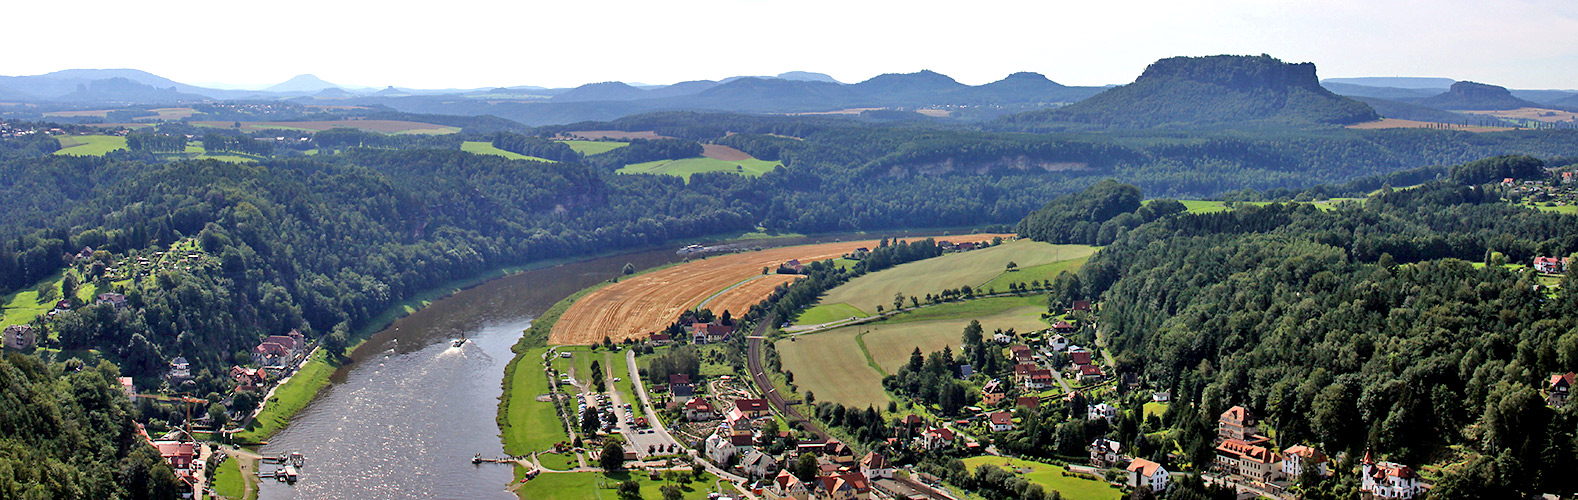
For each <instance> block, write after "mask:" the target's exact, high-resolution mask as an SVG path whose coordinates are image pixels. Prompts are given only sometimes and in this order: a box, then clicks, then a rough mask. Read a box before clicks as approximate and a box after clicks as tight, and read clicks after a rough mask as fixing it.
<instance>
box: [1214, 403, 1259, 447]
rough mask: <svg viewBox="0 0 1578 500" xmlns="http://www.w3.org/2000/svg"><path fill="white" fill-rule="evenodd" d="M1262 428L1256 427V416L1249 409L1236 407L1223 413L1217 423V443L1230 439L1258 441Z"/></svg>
mask: <svg viewBox="0 0 1578 500" xmlns="http://www.w3.org/2000/svg"><path fill="white" fill-rule="evenodd" d="M1259 433H1260V427H1258V426H1256V425H1255V415H1254V414H1253V413H1251V412H1250V411H1249V409H1248V408H1244V407H1242V406H1234V407H1232V408H1228V409H1227V411H1224V412H1222V416H1221V417H1220V418H1218V419H1217V422H1216V441H1217V442H1218V443H1220V442H1222V441H1226V440H1228V439H1237V440H1240V441H1256V437H1257V436H1256V435H1257V434H1259Z"/></svg>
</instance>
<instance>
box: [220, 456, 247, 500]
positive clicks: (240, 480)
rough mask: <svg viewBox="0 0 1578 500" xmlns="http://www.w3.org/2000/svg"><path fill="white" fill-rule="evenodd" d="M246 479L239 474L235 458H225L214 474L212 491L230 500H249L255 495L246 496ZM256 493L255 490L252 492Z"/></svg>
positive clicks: (238, 466)
mask: <svg viewBox="0 0 1578 500" xmlns="http://www.w3.org/2000/svg"><path fill="white" fill-rule="evenodd" d="M246 481H247V479H246V477H244V476H242V474H241V462H239V461H237V460H236V458H235V457H230V458H226V459H225V461H224V463H221V464H219V470H218V471H215V472H214V491H216V492H218V493H219V494H220V495H222V496H224V497H225V498H229V499H231V500H251V499H252V498H257V494H256V493H253V494H251V495H247V494H246V493H247V491H246ZM254 491H256V490H254Z"/></svg>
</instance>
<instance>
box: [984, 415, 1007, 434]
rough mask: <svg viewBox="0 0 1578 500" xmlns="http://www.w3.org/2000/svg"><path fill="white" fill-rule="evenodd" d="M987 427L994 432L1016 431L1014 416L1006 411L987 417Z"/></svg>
mask: <svg viewBox="0 0 1578 500" xmlns="http://www.w3.org/2000/svg"><path fill="white" fill-rule="evenodd" d="M986 419H987V425H989V426H990V427H991V429H992V432H1008V431H1011V430H1014V416H1013V414H1011V413H1008V412H1006V411H999V412H994V413H991V414H989V415H987V416H986Z"/></svg>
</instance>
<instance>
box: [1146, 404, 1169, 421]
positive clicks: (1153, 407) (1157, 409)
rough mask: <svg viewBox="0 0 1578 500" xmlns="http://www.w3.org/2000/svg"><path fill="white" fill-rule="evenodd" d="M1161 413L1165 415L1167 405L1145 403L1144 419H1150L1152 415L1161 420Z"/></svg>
mask: <svg viewBox="0 0 1578 500" xmlns="http://www.w3.org/2000/svg"><path fill="white" fill-rule="evenodd" d="M1163 413H1167V403H1157V402H1155V401H1152V402H1149V403H1145V418H1151V416H1152V415H1155V416H1156V417H1157V418H1161V416H1162V414H1163Z"/></svg>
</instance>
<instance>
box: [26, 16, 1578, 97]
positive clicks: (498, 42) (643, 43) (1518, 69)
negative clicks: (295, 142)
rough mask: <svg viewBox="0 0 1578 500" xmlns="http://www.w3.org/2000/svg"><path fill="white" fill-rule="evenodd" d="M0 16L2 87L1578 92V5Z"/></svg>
mask: <svg viewBox="0 0 1578 500" xmlns="http://www.w3.org/2000/svg"><path fill="white" fill-rule="evenodd" d="M5 10H6V11H7V12H8V16H7V17H8V18H10V19H11V22H7V23H5V24H6V25H7V26H6V35H7V39H9V40H13V41H19V40H20V41H27V42H26V43H24V44H23V45H28V46H34V44H37V45H36V46H34V48H29V49H25V50H19V51H16V50H14V51H11V52H9V53H7V54H6V55H4V56H3V57H0V74H5V75H28V74H39V73H45V72H49V71H54V70H59V69H68V68H136V69H142V70H146V71H150V72H153V73H156V74H159V75H162V76H165V77H168V78H171V79H174V80H177V81H182V82H189V83H204V82H225V83H230V84H240V85H258V84H272V83H277V82H281V81H284V80H286V79H287V78H290V77H291V76H293V75H296V74H301V73H312V74H316V75H318V76H319V77H321V78H323V79H325V80H328V81H331V82H335V83H339V84H342V85H358V86H384V85H399V86H406V87H419V88H443V87H484V86H508V85H542V86H573V85H578V84H581V83H587V82H598V81H609V80H622V81H632V82H645V83H672V82H675V81H681V80H696V79H719V78H724V77H728V76H734V75H763V74H777V73H780V72H784V71H791V70H804V71H816V72H823V73H828V74H831V75H832V76H834V77H835V78H838V79H840V80H843V81H846V82H853V81H860V80H864V79H866V78H870V77H872V76H875V75H877V74H881V73H894V72H913V71H918V70H921V69H931V70H934V71H938V72H941V73H944V74H947V75H950V76H953V77H954V78H955V79H958V80H960V81H962V82H965V83H969V84H981V83H986V82H990V81H993V80H997V79H1000V78H1002V77H1003V76H1006V75H1007V74H1009V73H1012V72H1015V71H1035V72H1038V73H1043V74H1045V75H1047V76H1048V77H1050V78H1052V79H1053V80H1055V81H1058V82H1061V83H1064V84H1069V85H1100V84H1107V83H1127V82H1129V81H1132V80H1133V79H1134V77H1135V76H1137V75H1139V73H1140V72H1141V71H1142V70H1143V69H1144V68H1145V65H1146V64H1148V63H1150V62H1151V61H1154V60H1156V59H1159V58H1163V57H1169V56H1176V55H1212V54H1224V53H1226V54H1260V53H1268V54H1271V55H1273V56H1277V57H1279V58H1282V59H1283V60H1286V61H1296V62H1302V61H1308V62H1314V63H1315V64H1316V65H1317V66H1319V70H1320V75H1321V76H1322V77H1323V78H1325V77H1352V76H1435V77H1450V78H1457V79H1464V80H1475V81H1483V82H1487V83H1495V84H1500V85H1505V86H1509V87H1514V88H1578V2H1574V1H1572V0H1566V1H1556V0H1429V1H1424V0H1291V1H1275V0H1226V1H1210V2H1198V1H1197V2H1191V1H1185V0H1162V1H1153V0H1129V1H1122V0H1119V1H1105V0H1085V1H1080V2H1066V1H1008V0H971V1H968V2H960V1H947V2H942V1H929V0H915V1H893V2H889V1H861V0H678V1H654V0H583V1H556V2H543V1H539V0H520V1H482V0H448V1H444V2H421V3H405V2H344V1H336V0H310V1H309V0H273V1H269V2H246V3H242V2H212V1H208V0H202V1H198V0H176V1H162V0H150V1H146V2H127V1H124V0H113V1H105V0H76V1H73V2H71V4H70V7H69V9H65V8H63V7H62V6H61V5H60V4H56V3H50V2H23V3H18V4H16V5H8V6H7V7H6V8H5ZM66 10H69V12H66ZM22 20H28V21H22ZM184 28H191V30H187V29H184Z"/></svg>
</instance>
